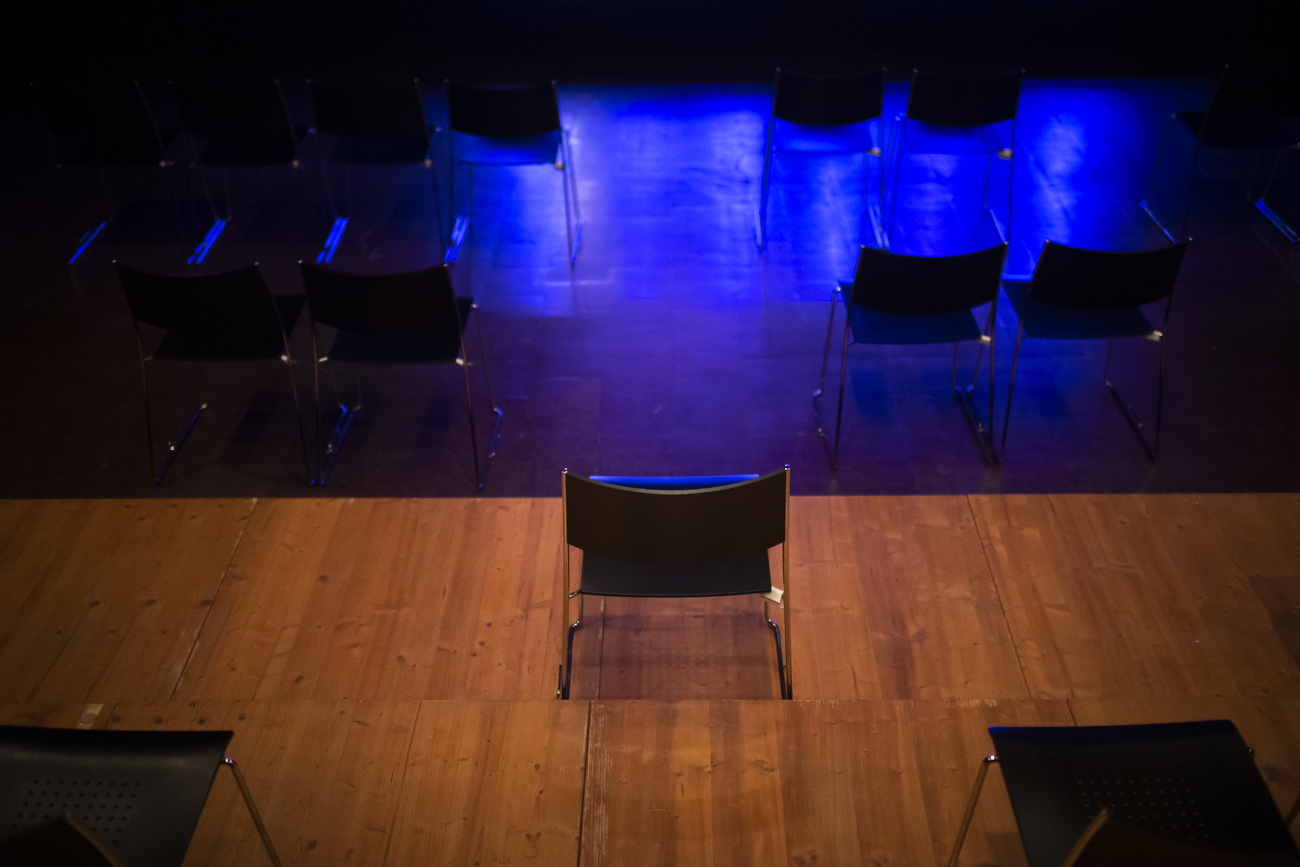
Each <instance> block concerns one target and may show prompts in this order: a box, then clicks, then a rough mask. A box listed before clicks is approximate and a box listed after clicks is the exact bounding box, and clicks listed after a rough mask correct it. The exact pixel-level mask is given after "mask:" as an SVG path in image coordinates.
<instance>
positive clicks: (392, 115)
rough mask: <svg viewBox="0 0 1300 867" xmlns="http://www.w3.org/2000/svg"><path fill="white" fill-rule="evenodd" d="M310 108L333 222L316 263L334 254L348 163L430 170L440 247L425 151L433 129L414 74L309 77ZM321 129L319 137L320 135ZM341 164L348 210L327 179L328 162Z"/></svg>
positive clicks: (342, 221) (343, 218) (344, 217)
mask: <svg viewBox="0 0 1300 867" xmlns="http://www.w3.org/2000/svg"><path fill="white" fill-rule="evenodd" d="M308 84H309V85H310V87H311V99H312V109H313V111H314V112H315V126H314V127H313V131H314V132H315V133H317V135H316V143H317V146H318V155H319V158H320V166H321V182H322V184H323V185H324V187H325V194H326V197H327V198H328V199H329V203H330V210H331V211H332V213H333V217H334V223H333V225H332V226H331V228H330V233H329V235H328V236H327V237H326V239H325V244H324V246H323V247H322V249H321V251H320V253H319V254H317V256H316V262H317V263H324V264H328V263H329V262H330V260H332V259H333V258H334V251H335V250H337V249H338V245H339V242H340V241H341V240H342V238H343V233H344V231H345V230H346V229H347V226H348V220H349V219H351V203H352V195H351V187H352V183H351V172H350V167H353V166H399V165H419V166H423V167H424V168H426V169H428V170H429V175H430V179H431V181H432V184H433V209H434V217H435V219H436V222H437V224H438V241H437V246H438V247H439V248H441V247H442V245H443V244H444V243H445V239H444V237H443V227H442V206H441V202H440V201H439V193H438V173H437V170H436V168H435V165H434V161H433V155H432V153H431V152H430V138H431V136H432V132H433V128H432V127H431V126H430V125H429V123H428V121H427V120H426V119H425V115H424V99H423V97H422V95H421V93H420V81H419V79H411V78H405V79H404V78H378V79H368V78H346V79H345V78H337V79H336V78H324V79H312V80H310V81H308ZM322 133H323V134H325V135H324V137H323V136H322V135H321V134H322ZM330 166H343V167H344V168H345V169H348V171H345V174H344V178H345V181H346V182H347V188H348V197H347V201H348V208H347V213H346V214H342V213H340V212H339V210H338V207H337V205H336V202H335V198H334V194H333V192H332V190H331V188H330V183H329V167H330Z"/></svg>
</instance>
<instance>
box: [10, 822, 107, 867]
mask: <svg viewBox="0 0 1300 867" xmlns="http://www.w3.org/2000/svg"><path fill="white" fill-rule="evenodd" d="M10 830H11V831H13V829H12V828H11V829H10ZM0 864H4V865H5V867H122V862H121V861H119V860H118V858H117V856H116V855H114V854H113V852H112V851H111V850H110V849H109V848H108V844H107V843H105V842H104V841H103V840H101V839H100V838H99V835H98V834H96V833H95V832H94V831H92V830H91V829H90V826H89V825H87V824H86V823H85V822H83V821H81V820H80V819H78V818H77V817H76V816H74V815H72V814H71V813H69V812H67V811H64V812H63V813H62V815H60V816H58V817H56V818H54V819H51V820H49V821H48V822H41V823H40V824H37V825H31V826H28V827H26V828H24V829H23V830H21V831H17V832H15V833H13V834H12V836H0Z"/></svg>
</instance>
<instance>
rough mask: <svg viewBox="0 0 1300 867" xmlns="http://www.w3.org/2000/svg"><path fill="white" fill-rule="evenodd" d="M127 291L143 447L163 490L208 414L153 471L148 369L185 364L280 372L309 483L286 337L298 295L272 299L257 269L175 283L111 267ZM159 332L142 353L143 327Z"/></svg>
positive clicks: (171, 445)
mask: <svg viewBox="0 0 1300 867" xmlns="http://www.w3.org/2000/svg"><path fill="white" fill-rule="evenodd" d="M114 264H115V265H116V267H117V274H118V277H119V279H120V280H121V282H122V288H123V289H124V290H125V291H126V299H127V303H128V304H129V305H130V308H131V317H132V323H133V325H134V326H135V337H136V347H137V348H138V350H139V353H140V379H141V383H142V385H143V387H144V421H145V441H146V443H147V445H148V448H149V471H150V474H151V475H152V476H153V478H154V481H155V482H157V483H161V482H162V480H163V477H164V476H165V475H167V470H168V469H170V468H171V465H172V461H174V460H175V459H176V455H177V454H178V453H179V452H180V449H181V446H183V445H184V444H185V440H186V439H188V438H189V435H190V432H191V431H193V430H194V426H195V425H196V424H197V423H198V421H199V416H200V415H202V413H203V411H204V410H206V409H207V408H208V404H207V401H206V400H205V401H204V402H203V403H202V404H201V405H200V406H199V408H198V409H197V410H195V412H194V414H193V415H192V416H191V417H190V419H189V421H188V422H187V423H186V424H185V425H183V426H182V427H181V428H180V429H179V430H178V431H177V432H176V434H175V435H173V437H172V439H171V440H170V441H169V442H168V443H167V453H166V458H165V459H164V460H163V464H162V468H161V469H157V465H156V463H155V457H154V445H153V408H152V407H153V404H152V400H151V397H150V391H149V375H148V368H147V364H146V362H149V361H186V362H196V363H207V362H229V361H270V360H276V361H279V362H281V363H282V364H284V366H285V370H286V372H287V374H288V377H289V390H290V393H291V394H292V395H293V411H294V416H295V419H296V422H297V424H298V436H299V440H300V442H301V445H302V458H303V463H304V465H305V466H306V469H307V475H308V477H310V476H311V464H310V461H309V460H308V458H307V439H306V436H305V434H304V433H303V430H302V414H301V412H300V410H299V405H298V386H297V384H296V382H295V380H294V375H293V359H292V357H291V356H290V354H289V338H288V334H289V332H291V331H292V330H293V326H294V323H296V322H297V321H298V316H299V315H300V314H301V313H302V306H303V301H304V298H303V296H302V295H272V294H271V292H270V290H269V289H268V288H267V286H266V281H265V280H263V279H262V272H261V271H260V270H259V269H258V267H257V265H250V266H249V267H247V268H241V269H239V270H237V271H228V272H225V273H222V274H194V275H188V276H184V277H173V276H168V275H163V274H153V273H149V272H145V271H137V270H136V269H134V268H128V267H126V266H125V265H121V264H118V263H116V262H115V263H114ZM142 324H143V325H145V326H147V327H152V328H155V329H159V330H161V331H162V332H163V334H162V338H161V340H159V341H158V342H157V344H156V346H154V347H153V348H152V350H148V351H147V350H146V349H145V339H144V334H143V333H142V330H141V327H140V326H141V325H142Z"/></svg>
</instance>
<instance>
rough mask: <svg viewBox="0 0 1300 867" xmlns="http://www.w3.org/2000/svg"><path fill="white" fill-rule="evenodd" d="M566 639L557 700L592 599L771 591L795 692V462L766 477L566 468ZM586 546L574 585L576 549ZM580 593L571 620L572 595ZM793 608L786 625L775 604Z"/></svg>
mask: <svg viewBox="0 0 1300 867" xmlns="http://www.w3.org/2000/svg"><path fill="white" fill-rule="evenodd" d="M562 496H563V503H562V506H561V509H562V512H563V523H564V531H563V532H564V539H563V550H564V554H563V570H564V592H563V594H562V596H561V618H560V626H561V630H562V633H561V645H560V651H561V653H562V657H561V658H562V659H563V660H564V662H563V663H562V664H561V665H560V676H559V683H558V685H557V687H556V697H557V698H561V699H566V698H568V697H569V691H570V687H571V686H572V679H573V641H574V636H575V634H576V632H577V630H578V627H579V626H581V625H582V615H583V602H584V600H585V598H586V597H587V596H633V597H651V598H652V597H658V598H684V597H704V596H742V595H758V596H762V597H763V616H764V619H766V620H767V622H768V625H769V626H770V627H771V629H772V634H773V636H774V637H775V640H776V664H777V677H778V680H779V683H780V692H781V698H784V699H789V698H793V697H794V685H793V683H794V682H793V676H792V674H791V661H790V600H789V598H788V595H787V591H788V590H789V588H790V549H789V537H790V468H789V467H786V468H785V469H784V470H778V471H777V472H774V473H768V474H767V475H765V476H754V475H746V476H668V477H659V476H655V477H644V476H592V477H590V478H584V477H582V476H576V475H573V474H572V473H570V472H569V471H568V470H565V471H564V487H563V494H562ZM777 545H780V546H781V562H782V568H781V571H782V580H781V586H780V587H774V586H773V584H772V574H771V567H770V564H769V560H768V552H769V550H770V549H772V548H774V547H776V546H777ZM571 547H572V548H578V549H580V550H581V552H582V557H581V567H580V570H581V571H580V574H581V577H580V579H579V580H580V584H579V586H578V587H577V588H576V589H574V590H572V591H571V590H570V586H571V585H570V581H571V578H572V575H571V569H570V552H569V549H570V548H571ZM574 596H577V597H578V616H577V618H576V619H575V620H573V621H572V623H570V621H569V600H570V598H571V597H574ZM769 603H772V604H775V605H777V606H779V607H780V608H781V609H782V610H783V611H784V612H785V651H784V655H783V654H782V643H781V629H780V627H778V626H777V624H776V622H775V621H773V620H771V619H770V618H769V617H768V616H767V615H768V604H769Z"/></svg>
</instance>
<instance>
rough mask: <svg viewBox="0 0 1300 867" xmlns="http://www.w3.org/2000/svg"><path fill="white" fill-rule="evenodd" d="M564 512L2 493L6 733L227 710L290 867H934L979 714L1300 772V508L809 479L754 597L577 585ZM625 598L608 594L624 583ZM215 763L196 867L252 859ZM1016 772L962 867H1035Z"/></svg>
mask: <svg viewBox="0 0 1300 867" xmlns="http://www.w3.org/2000/svg"><path fill="white" fill-rule="evenodd" d="M559 536H560V533H559V503H558V501H557V500H552V499H536V500H532V499H491V500H484V499H463V500H360V499H358V500H352V499H337V500H324V499H321V500H265V499H258V500H251V499H249V500H183V501H164V500H150V501H139V500H130V501H114V500H102V501H10V502H0V626H2V627H3V628H2V630H0V675H2V676H0V723H5V724H23V725H47V726H63V727H78V726H80V727H83V728H90V727H96V728H103V727H112V728H140V729H151V728H157V729H169V728H180V729H184V728H229V729H231V730H233V731H234V732H235V739H234V740H233V741H232V744H231V754H232V755H233V756H235V758H236V759H237V760H238V761H239V762H240V765H241V767H242V768H243V769H244V771H245V773H246V775H247V776H248V777H249V782H250V786H251V787H252V790H253V794H254V797H255V798H256V799H257V801H258V803H259V805H260V806H261V808H262V810H263V813H264V815H265V818H266V821H267V825H268V827H269V829H270V831H271V833H272V836H273V838H274V839H275V840H276V842H277V845H278V846H279V847H280V849H281V854H282V856H283V857H284V858H285V861H286V863H295V864H353V863H356V864H388V865H405V864H465V863H484V864H487V863H513V862H520V861H530V860H531V861H535V862H537V863H547V864H665V863H682V864H686V863H690V864H709V863H718V864H723V863H754V864H767V863H788V864H813V863H820V864H869V863H870V864H874V863H886V862H889V863H898V864H930V863H942V862H943V861H944V860H945V859H946V857H947V854H948V849H949V847H950V846H951V843H952V840H953V838H954V836H955V834H956V830H957V826H958V825H959V823H960V819H961V814H962V810H963V808H964V805H965V802H966V797H967V794H968V793H969V790H970V786H971V784H972V782H973V781H974V779H975V774H976V771H977V770H978V766H979V760H980V758H981V757H982V756H983V755H984V754H985V753H987V752H988V751H989V750H990V748H991V744H990V743H989V740H988V737H987V733H986V732H985V729H986V728H987V727H988V726H989V725H1070V724H1116V723H1128V722H1157V721H1169V720H1179V719H1198V718H1217V717H1226V718H1229V719H1232V720H1234V721H1235V722H1236V723H1237V725H1238V727H1239V728H1240V729H1241V731H1242V733H1243V735H1244V736H1245V738H1246V740H1247V742H1248V743H1250V744H1251V746H1252V747H1254V748H1255V750H1256V755H1257V760H1258V763H1259V765H1260V768H1261V771H1262V772H1263V774H1264V777H1265V779H1266V780H1267V781H1268V783H1269V785H1270V787H1271V789H1272V791H1273V793H1274V796H1275V798H1276V799H1277V801H1278V803H1279V804H1280V805H1282V807H1283V808H1287V807H1289V806H1290V805H1291V803H1292V801H1294V800H1295V798H1296V797H1297V795H1300V737H1298V736H1300V662H1297V653H1298V652H1300V615H1297V614H1296V612H1297V611H1298V610H1300V495H1294V494H1275V495H1255V494H1251V495H1245V494H1243V495H1203V496H1202V495H1128V496H1120V495H1104V496H1089V495H1072V496H1001V495H996V496H995V495H972V496H954V497H901V498H892V497H796V498H795V499H794V500H793V501H792V517H791V588H790V593H791V598H792V600H793V602H794V619H793V630H794V635H793V642H794V647H793V650H794V654H795V659H796V663H795V664H796V668H795V678H794V682H795V695H796V699H798V700H797V701H795V702H792V703H782V702H779V701H773V700H770V699H772V697H773V696H775V694H776V675H775V665H774V652H773V649H772V641H771V634H770V631H769V630H768V628H767V626H766V624H765V623H764V622H763V618H762V616H761V612H762V606H761V604H760V603H759V602H757V601H756V600H752V599H743V598H742V599H738V600H737V599H722V600H703V601H700V600H690V601H685V602H683V601H674V600H606V604H604V605H602V603H601V600H599V599H592V600H588V604H587V610H586V612H585V618H584V626H583V628H582V629H581V630H580V631H579V635H578V642H577V646H576V656H577V663H576V668H575V685H574V695H575V696H576V698H575V699H574V700H572V701H569V702H556V701H553V700H552V698H553V696H554V690H555V674H556V670H557V667H558V664H559V653H560V648H559V647H558V640H557V639H558V636H559V633H560V629H559V623H558V616H559V615H558V610H557V609H558V605H556V604H555V602H556V598H557V594H558V592H559V564H560V555H561V551H560V547H559ZM614 603H617V604H614ZM259 846H260V843H259V841H258V839H257V835H256V833H255V830H254V828H253V826H252V823H251V821H250V820H249V818H248V816H247V814H246V813H245V812H244V810H243V806H242V803H241V802H240V801H239V798H238V794H237V791H236V789H235V786H234V784H233V780H231V779H229V778H228V777H227V775H226V774H225V773H224V772H223V773H222V774H221V775H220V776H219V777H218V779H217V782H216V785H215V787H214V790H213V795H212V798H211V799H210V802H209V805H208V807H207V809H206V810H205V812H204V817H203V820H202V823H201V825H200V827H199V831H198V834H197V835H196V838H195V842H194V844H193V846H192V847H191V852H190V856H189V859H188V861H187V863H190V864H207V863H213V864H216V863H259V859H260V858H261V857H263V856H262V855H261V854H260V853H259V852H258V847H259ZM1023 859H1024V856H1023V852H1022V851H1021V849H1020V846H1019V842H1018V835H1017V833H1016V829H1015V823H1014V819H1013V818H1012V816H1011V813H1010V808H1009V805H1008V804H1007V801H1006V798H1005V793H1004V791H1003V790H1002V784H1001V779H1000V775H999V774H998V773H997V772H996V771H994V772H993V773H992V774H990V776H989V783H988V785H987V787H986V791H985V794H984V797H983V798H982V799H981V802H980V806H979V808H978V810H977V812H976V815H975V820H974V823H973V825H972V830H971V834H970V836H969V837H968V839H967V843H966V848H965V850H964V852H963V859H962V863H963V864H1007V865H1019V864H1022V863H1023Z"/></svg>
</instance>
